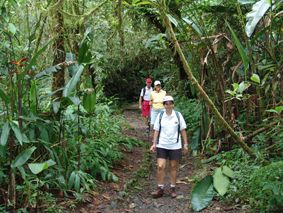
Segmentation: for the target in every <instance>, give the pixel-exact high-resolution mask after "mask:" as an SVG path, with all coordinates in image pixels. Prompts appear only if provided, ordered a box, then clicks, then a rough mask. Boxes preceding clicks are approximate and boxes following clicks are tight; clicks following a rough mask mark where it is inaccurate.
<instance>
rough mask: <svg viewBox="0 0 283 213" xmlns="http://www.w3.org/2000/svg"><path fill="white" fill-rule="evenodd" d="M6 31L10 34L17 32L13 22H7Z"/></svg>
mask: <svg viewBox="0 0 283 213" xmlns="http://www.w3.org/2000/svg"><path fill="white" fill-rule="evenodd" d="M8 31H9V32H10V33H11V34H12V35H15V34H16V32H17V28H16V26H15V25H14V24H12V23H9V24H8Z"/></svg>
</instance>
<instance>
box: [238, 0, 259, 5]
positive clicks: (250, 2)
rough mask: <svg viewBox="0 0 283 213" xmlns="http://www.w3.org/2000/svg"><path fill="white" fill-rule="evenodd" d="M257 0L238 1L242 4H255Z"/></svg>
mask: <svg viewBox="0 0 283 213" xmlns="http://www.w3.org/2000/svg"><path fill="white" fill-rule="evenodd" d="M255 1H256V0H238V2H239V3H240V4H242V5H245V4H253V3H254V2H255Z"/></svg>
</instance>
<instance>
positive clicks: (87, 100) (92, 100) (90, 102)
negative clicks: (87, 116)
mask: <svg viewBox="0 0 283 213" xmlns="http://www.w3.org/2000/svg"><path fill="white" fill-rule="evenodd" d="M95 105H96V92H92V93H90V94H88V93H86V94H85V95H84V98H83V106H84V108H85V110H86V111H87V112H88V113H91V112H93V111H94V109H95Z"/></svg>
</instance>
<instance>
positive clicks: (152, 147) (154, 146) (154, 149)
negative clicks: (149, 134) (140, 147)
mask: <svg viewBox="0 0 283 213" xmlns="http://www.w3.org/2000/svg"><path fill="white" fill-rule="evenodd" d="M150 151H151V152H155V151H156V145H155V144H152V146H151V147H150Z"/></svg>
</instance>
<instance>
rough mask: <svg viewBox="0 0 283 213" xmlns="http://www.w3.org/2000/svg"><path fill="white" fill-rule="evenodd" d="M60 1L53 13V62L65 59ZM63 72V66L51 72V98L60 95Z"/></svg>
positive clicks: (63, 82)
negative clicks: (54, 36) (54, 34)
mask: <svg viewBox="0 0 283 213" xmlns="http://www.w3.org/2000/svg"><path fill="white" fill-rule="evenodd" d="M62 3H63V1H62ZM62 3H61V4H60V5H58V7H59V8H58V9H57V10H56V13H55V23H56V26H55V27H54V31H55V33H56V38H55V41H54V45H53V48H54V61H53V64H54V65H56V64H59V63H61V62H64V61H65V47H64V18H63V15H62V13H61V12H60V9H62ZM64 75H65V72H64V68H62V70H58V71H57V72H55V73H53V82H52V91H53V92H54V95H53V99H60V98H61V97H62V94H63V92H62V90H60V91H57V90H59V89H61V88H63V87H64V86H65V78H64ZM55 91H56V92H55Z"/></svg>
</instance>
